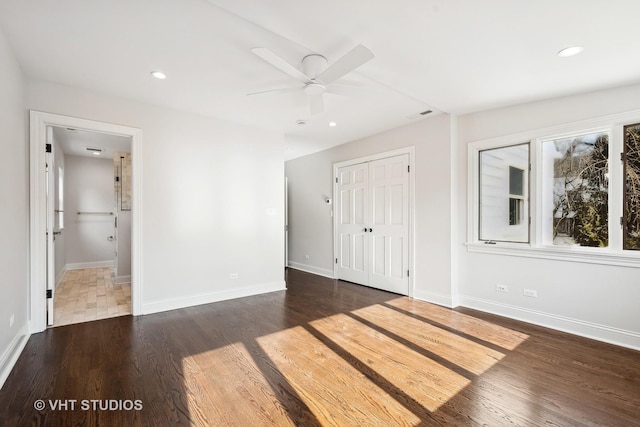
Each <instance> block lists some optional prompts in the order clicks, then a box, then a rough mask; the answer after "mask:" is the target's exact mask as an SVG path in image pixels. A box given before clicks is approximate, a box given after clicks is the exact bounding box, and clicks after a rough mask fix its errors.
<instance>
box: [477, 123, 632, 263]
mask: <svg viewBox="0 0 640 427" xmlns="http://www.w3.org/2000/svg"><path fill="white" fill-rule="evenodd" d="M517 141H530V142H528V143H519V144H518V143H517ZM514 142H515V143H514ZM468 188H469V201H468V222H469V224H468V243H467V247H468V250H469V251H471V252H484V253H499V254H506V255H516V256H530V257H536V258H550V259H564V260H571V261H580V262H590V263H601V264H613V265H624V266H632V267H640V111H634V112H629V113H622V114H616V115H612V116H607V117H602V118H599V119H592V120H585V121H583V122H576V123H571V124H567V125H561V126H555V127H553V128H548V129H539V130H534V131H531V132H524V133H521V134H517V135H507V136H503V137H499V138H495V139H491V140H485V141H478V142H474V143H471V144H469V181H468Z"/></svg>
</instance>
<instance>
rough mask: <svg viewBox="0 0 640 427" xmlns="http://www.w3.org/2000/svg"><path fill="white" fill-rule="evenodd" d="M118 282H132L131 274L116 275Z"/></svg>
mask: <svg viewBox="0 0 640 427" xmlns="http://www.w3.org/2000/svg"><path fill="white" fill-rule="evenodd" d="M116 283H131V275H129V276H118V277H116Z"/></svg>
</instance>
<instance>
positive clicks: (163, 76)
mask: <svg viewBox="0 0 640 427" xmlns="http://www.w3.org/2000/svg"><path fill="white" fill-rule="evenodd" d="M151 75H152V76H153V77H155V78H156V79H160V80H164V79H166V78H167V75H166V74H165V73H163V72H162V71H152V72H151Z"/></svg>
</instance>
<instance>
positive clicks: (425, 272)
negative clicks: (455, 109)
mask: <svg viewBox="0 0 640 427" xmlns="http://www.w3.org/2000/svg"><path fill="white" fill-rule="evenodd" d="M451 126H452V122H451V117H450V116H449V115H446V114H442V115H439V116H435V117H432V118H429V119H425V120H422V121H420V122H417V123H412V124H409V125H407V126H404V127H400V128H397V129H393V130H391V131H388V132H384V133H381V134H378V135H374V136H371V137H368V138H364V139H361V140H358V141H354V142H351V143H349V144H345V145H341V146H338V147H334V148H331V149H329V150H325V151H321V152H319V153H315V154H311V155H308V156H305V157H301V158H298V159H294V160H290V161H288V162H286V172H285V173H286V175H287V177H288V179H289V263H290V265H291V266H292V267H294V268H300V269H305V270H308V271H311V272H315V273H320V274H325V275H329V276H332V275H333V259H334V257H333V238H332V236H333V221H332V217H331V209H332V207H333V206H327V205H326V204H325V203H324V200H325V198H326V197H332V192H333V183H332V177H333V164H334V163H337V162H341V161H344V160H350V159H355V158H358V157H364V156H367V155H370V154H376V153H381V152H384V151H389V150H393V149H396V148H401V147H406V146H411V145H413V146H415V171H414V173H415V174H416V175H415V182H416V188H415V195H416V200H415V224H414V227H415V242H414V246H415V260H416V265H415V268H414V271H413V272H412V274H413V275H414V277H415V283H416V286H415V293H414V296H415V297H417V298H421V299H426V300H429V301H433V302H436V303H439V304H444V305H451V304H452V300H453V295H452V286H451V283H452V281H453V278H452V268H453V265H454V264H455V260H454V258H453V257H452V253H451V221H452V213H451V209H452V205H451V203H452V197H451V194H452V185H453V181H452V175H451V169H450V164H451V161H450V159H451V145H450V143H449V141H450V139H451V138H452V131H451ZM454 148H455V147H454ZM305 255H309V258H308V259H306V258H305Z"/></svg>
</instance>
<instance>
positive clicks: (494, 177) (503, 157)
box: [479, 143, 529, 243]
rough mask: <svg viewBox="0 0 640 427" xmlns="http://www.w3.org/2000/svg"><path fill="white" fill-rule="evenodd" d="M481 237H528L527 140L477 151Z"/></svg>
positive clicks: (523, 240) (514, 239)
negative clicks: (478, 152)
mask: <svg viewBox="0 0 640 427" xmlns="http://www.w3.org/2000/svg"><path fill="white" fill-rule="evenodd" d="M479 161H480V165H479V166H480V168H479V169H480V209H479V216H480V233H479V239H480V240H492V241H501V242H520V243H526V242H528V241H529V194H528V193H529V185H528V170H529V144H528V143H527V144H520V145H512V146H509V147H500V148H493V149H489V150H483V151H481V152H480V157H479Z"/></svg>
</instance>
